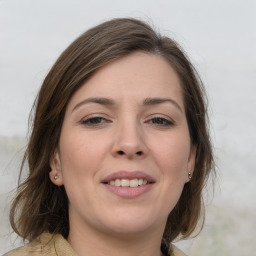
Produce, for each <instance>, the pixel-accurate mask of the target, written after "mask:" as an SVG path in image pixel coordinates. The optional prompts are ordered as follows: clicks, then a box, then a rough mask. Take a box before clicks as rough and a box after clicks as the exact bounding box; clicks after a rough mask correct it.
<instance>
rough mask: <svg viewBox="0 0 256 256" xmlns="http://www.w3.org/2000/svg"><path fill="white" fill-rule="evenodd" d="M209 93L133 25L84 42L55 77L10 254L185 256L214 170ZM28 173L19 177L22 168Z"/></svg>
mask: <svg viewBox="0 0 256 256" xmlns="http://www.w3.org/2000/svg"><path fill="white" fill-rule="evenodd" d="M206 118H207V113H206V105H205V101H204V90H203V87H202V85H201V82H200V79H199V78H198V76H197V74H196V71H195V70H194V68H193V66H192V65H191V63H190V62H189V60H188V59H187V58H186V56H185V55H184V53H183V52H182V51H181V50H180V48H179V47H178V45H177V44H176V43H175V42H174V41H173V40H171V39H170V38H167V37H162V36H161V35H158V34H157V33H156V32H154V31H153V30H152V28H151V27H149V26H148V25H147V24H145V23H143V22H141V21H139V20H136V19H114V20H111V21H108V22H105V23H103V24H101V25H98V26H96V27H94V28H92V29H90V30H89V31H87V32H85V33H84V34H82V35H81V36H80V37H79V38H78V39H77V40H75V41H74V42H73V43H72V44H71V45H70V46H69V47H68V48H67V49H66V50H65V51H64V52H63V53H62V55H61V56H60V57H59V59H58V60H57V61H56V63H55V64H54V66H53V67H52V69H51V70H50V72H49V74H48V75H47V76H46V78H45V80H44V82H43V85H42V87H41V89H40V92H39V94H38V97H37V100H36V103H35V117H34V124H33V129H32V133H31V137H30V140H29V144H28V147H27V151H26V154H25V156H24V161H23V165H22V168H23V167H24V163H25V161H26V160H27V161H28V165H29V174H28V177H27V179H26V180H25V182H23V183H22V184H21V185H20V186H19V189H18V195H17V197H16V199H15V200H14V202H13V205H12V209H11V214H10V221H11V225H12V227H13V229H14V231H15V232H16V233H17V234H18V235H20V236H21V237H23V239H24V240H28V241H30V243H29V244H28V245H26V246H24V247H21V248H18V249H16V250H14V251H12V252H9V253H7V254H6V255H154V256H155V255H175V256H179V255H184V254H183V253H182V252H181V251H180V250H178V249H177V248H176V247H174V246H173V245H172V244H171V242H172V241H174V239H176V238H187V237H189V236H190V235H191V234H192V232H193V231H194V230H195V228H196V226H197V223H198V220H199V218H200V217H201V215H202V214H201V213H202V206H203V204H202V189H203V186H204V184H205V182H206V180H207V177H208V175H209V173H210V170H211V169H212V167H213V156H212V147H211V143H210V140H209V134H208V130H207V124H206ZM22 168H21V169H22Z"/></svg>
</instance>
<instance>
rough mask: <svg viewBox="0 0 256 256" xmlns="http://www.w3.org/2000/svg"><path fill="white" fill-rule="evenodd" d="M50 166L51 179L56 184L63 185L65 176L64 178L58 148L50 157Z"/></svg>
mask: <svg viewBox="0 0 256 256" xmlns="http://www.w3.org/2000/svg"><path fill="white" fill-rule="evenodd" d="M49 164H50V167H51V171H50V172H49V177H50V180H51V182H52V183H53V184H55V185H56V186H62V185H63V178H62V170H61V160H60V153H59V151H58V150H57V149H56V150H55V151H54V154H53V155H52V157H51V159H50V163H49Z"/></svg>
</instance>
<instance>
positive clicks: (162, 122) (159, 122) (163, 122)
mask: <svg viewBox="0 0 256 256" xmlns="http://www.w3.org/2000/svg"><path fill="white" fill-rule="evenodd" d="M147 123H148V124H153V125H156V126H162V127H170V126H173V125H174V122H173V121H171V120H168V119H166V118H164V117H160V116H157V117H153V118H151V119H150V120H148V121H147Z"/></svg>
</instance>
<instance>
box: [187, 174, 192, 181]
mask: <svg viewBox="0 0 256 256" xmlns="http://www.w3.org/2000/svg"><path fill="white" fill-rule="evenodd" d="M191 178H192V174H191V173H190V172H189V173H188V179H189V180H191Z"/></svg>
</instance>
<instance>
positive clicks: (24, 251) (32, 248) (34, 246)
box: [3, 239, 42, 256]
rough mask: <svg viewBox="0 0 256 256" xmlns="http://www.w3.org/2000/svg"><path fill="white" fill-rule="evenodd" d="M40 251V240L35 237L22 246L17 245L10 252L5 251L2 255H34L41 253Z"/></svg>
mask: <svg viewBox="0 0 256 256" xmlns="http://www.w3.org/2000/svg"><path fill="white" fill-rule="evenodd" d="M41 251H42V250H41V244H40V241H39V240H38V239H37V240H34V241H33V242H31V243H28V244H26V245H24V246H22V247H19V248H17V249H14V250H12V251H10V252H7V253H6V254H4V255H3V256H27V255H31V256H36V255H41Z"/></svg>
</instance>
